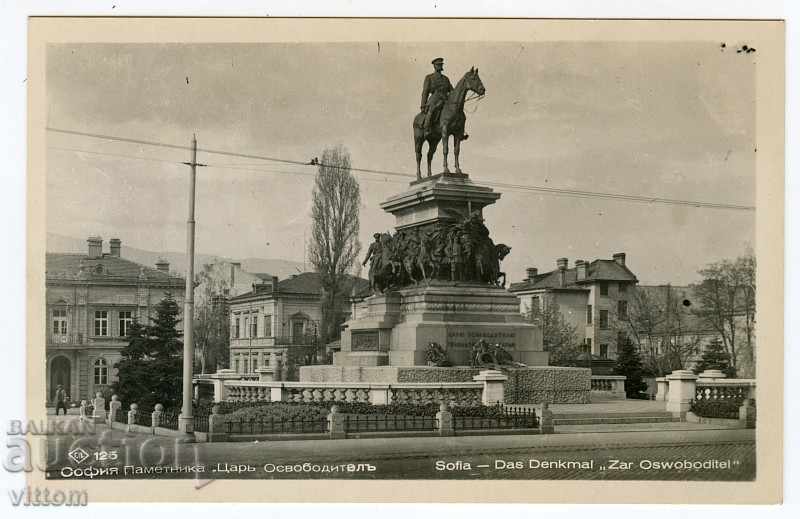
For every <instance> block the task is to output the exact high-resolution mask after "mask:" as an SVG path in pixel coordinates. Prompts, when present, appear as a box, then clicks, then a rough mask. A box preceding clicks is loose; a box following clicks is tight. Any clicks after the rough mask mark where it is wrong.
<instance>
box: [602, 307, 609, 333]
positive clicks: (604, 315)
mask: <svg viewBox="0 0 800 519" xmlns="http://www.w3.org/2000/svg"><path fill="white" fill-rule="evenodd" d="M600 329H601V330H608V310H600Z"/></svg>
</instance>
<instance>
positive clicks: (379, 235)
mask: <svg viewBox="0 0 800 519" xmlns="http://www.w3.org/2000/svg"><path fill="white" fill-rule="evenodd" d="M372 237H373V238H380V237H381V233H379V232H376V233H375V234H373V235H372Z"/></svg>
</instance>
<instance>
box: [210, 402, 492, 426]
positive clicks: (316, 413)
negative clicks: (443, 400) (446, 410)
mask: <svg viewBox="0 0 800 519" xmlns="http://www.w3.org/2000/svg"><path fill="white" fill-rule="evenodd" d="M330 405H333V404H330ZM330 405H325V404H318V403H287V402H263V403H252V402H248V403H247V406H240V407H239V408H238V409H230V408H229V409H227V411H228V412H225V413H221V414H224V416H225V418H224V421H226V422H237V421H240V420H244V421H249V420H275V421H284V420H313V419H320V418H324V417H325V416H327V414H328V413H329V412H330ZM336 405H337V406H338V407H339V412H340V413H343V414H349V415H394V416H436V413H437V412H438V411H439V404H436V403H432V404H388V405H372V404H368V403H364V402H338V403H336ZM450 411H451V412H452V413H453V415H454V416H469V417H478V418H492V417H497V416H501V415H503V414H504V409H503V407H502V406H473V407H463V406H457V407H452V408H450Z"/></svg>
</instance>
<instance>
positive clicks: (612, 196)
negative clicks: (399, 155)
mask: <svg viewBox="0 0 800 519" xmlns="http://www.w3.org/2000/svg"><path fill="white" fill-rule="evenodd" d="M46 130H47V131H51V132H56V133H63V134H69V135H79V136H83V137H92V138H96V139H105V140H110V141H117V142H128V143H133V144H141V145H146V146H159V147H164V148H172V149H180V150H189V149H191V148H190V147H189V146H181V145H177V144H167V143H163V142H157V141H146V140H141V139H131V138H127V137H118V136H113V135H104V134H97V133H87V132H79V131H76V130H66V129H62V128H52V127H47V128H46ZM197 151H202V152H204V153H211V154H216V155H224V156H229V157H241V158H247V159H254V160H266V161H270V162H279V163H283V164H292V165H296V166H321V167H328V168H334V169H349V170H350V171H357V172H361V173H370V174H376V175H387V176H393V177H402V178H412V179H413V178H415V175H411V174H407V173H400V172H396V171H386V170H378V169H367V168H354V167H350V168H343V167H342V166H336V165H329V164H322V163H319V162H318V161H317V160H316V159H315V160H312V161H309V162H302V161H297V160H289V159H281V158H277V157H268V156H264V155H254V154H246V153H237V152H232V151H224V150H214V149H208V148H198V149H197ZM89 153H92V152H89ZM94 153H98V154H100V152H94ZM209 166H212V165H211V164H209ZM212 167H213V166H212ZM216 167H224V168H231V169H245V168H241V167H239V166H229V165H217V166H216ZM248 170H249V171H256V172H258V171H259V170H255V169H248ZM275 172H276V173H279V171H275ZM294 174H303V173H301V172H296V173H294ZM476 184H477V185H485V186H490V187H501V188H504V189H515V190H520V191H528V192H537V193H542V194H550V195H561V196H571V197H577V198H600V199H607V200H618V201H627V202H643V203H648V204H667V205H681V206H689V207H695V208H707V209H729V210H738V211H755V207H753V206H745V205H737V204H726V203H717V202H704V201H698V200H682V199H676V198H664V197H654V196H643V195H630V194H625V193H604V192H598V191H584V190H577V189H564V188H555V187H546V186H532V185H526V184H510V183H504V182H495V181H478V182H476Z"/></svg>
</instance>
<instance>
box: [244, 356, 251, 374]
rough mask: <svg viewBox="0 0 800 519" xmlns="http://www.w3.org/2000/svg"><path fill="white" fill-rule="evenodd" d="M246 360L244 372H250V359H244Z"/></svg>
mask: <svg viewBox="0 0 800 519" xmlns="http://www.w3.org/2000/svg"><path fill="white" fill-rule="evenodd" d="M243 362H244V372H245V373H250V359H243Z"/></svg>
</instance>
